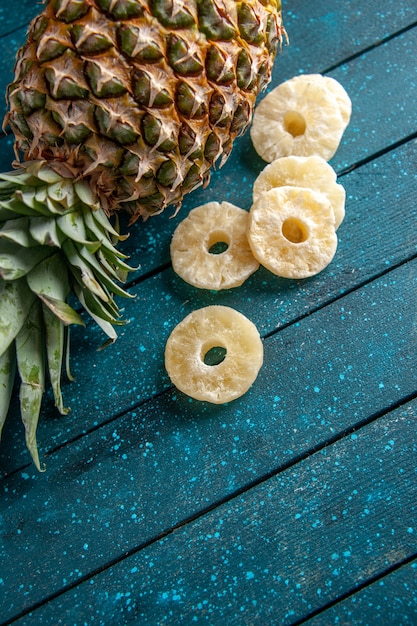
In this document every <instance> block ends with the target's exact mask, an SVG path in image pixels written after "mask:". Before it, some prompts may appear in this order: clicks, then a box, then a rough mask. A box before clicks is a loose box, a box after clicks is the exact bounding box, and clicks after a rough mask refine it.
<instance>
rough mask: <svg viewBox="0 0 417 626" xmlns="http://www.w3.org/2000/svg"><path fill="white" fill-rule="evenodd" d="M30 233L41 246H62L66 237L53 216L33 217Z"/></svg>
mask: <svg viewBox="0 0 417 626" xmlns="http://www.w3.org/2000/svg"><path fill="white" fill-rule="evenodd" d="M29 229H30V234H31V235H32V237H33V238H34V239H35V241H37V242H38V244H40V245H41V246H51V247H52V246H54V247H55V248H60V247H61V245H62V242H63V240H64V239H65V237H64V236H63V235H62V234H61V233H60V232H59V231H58V229H57V225H56V219H55V218H53V217H43V216H42V217H33V218H31V219H30V220H29Z"/></svg>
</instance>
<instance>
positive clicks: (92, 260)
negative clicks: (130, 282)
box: [75, 244, 135, 298]
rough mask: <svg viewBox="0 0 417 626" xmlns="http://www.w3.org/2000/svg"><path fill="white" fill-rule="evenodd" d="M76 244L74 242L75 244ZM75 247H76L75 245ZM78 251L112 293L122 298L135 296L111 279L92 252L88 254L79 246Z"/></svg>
mask: <svg viewBox="0 0 417 626" xmlns="http://www.w3.org/2000/svg"><path fill="white" fill-rule="evenodd" d="M75 245H76V244H75ZM76 247H78V246H77V245H76ZM78 252H79V254H80V256H81V257H82V258H83V259H84V260H85V261H86V262H87V263H88V264H89V265H90V267H91V269H92V270H93V271H94V275H95V277H96V278H97V279H99V280H100V283H101V284H102V285H104V286H106V287H107V289H108V290H109V291H110V292H112V293H114V294H115V295H117V296H122V297H124V298H134V297H135V296H134V295H132V294H130V293H128V292H127V291H125V290H124V289H122V288H121V287H119V286H118V285H117V284H116V283H115V282H113V281H112V280H111V278H110V277H109V275H108V274H107V272H106V271H105V269H104V268H103V267H102V266H101V265H100V263H99V262H98V261H97V259H96V257H95V256H94V255H93V254H90V253H89V252H88V250H86V248H83V247H79V248H78Z"/></svg>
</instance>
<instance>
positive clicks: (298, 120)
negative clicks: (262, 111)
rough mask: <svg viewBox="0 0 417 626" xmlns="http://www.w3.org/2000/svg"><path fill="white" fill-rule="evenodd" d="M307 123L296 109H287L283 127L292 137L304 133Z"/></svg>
mask: <svg viewBox="0 0 417 626" xmlns="http://www.w3.org/2000/svg"><path fill="white" fill-rule="evenodd" d="M306 128H307V124H306V121H305V119H304V117H303V116H302V115H301V113H298V112H297V111H287V113H285V115H284V129H285V130H286V131H287V133H289V134H290V135H292V136H293V137H298V136H299V135H304V133H305V132H306Z"/></svg>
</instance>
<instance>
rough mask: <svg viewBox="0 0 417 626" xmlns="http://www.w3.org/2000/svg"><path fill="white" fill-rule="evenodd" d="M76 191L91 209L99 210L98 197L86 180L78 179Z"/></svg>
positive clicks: (75, 186)
mask: <svg viewBox="0 0 417 626" xmlns="http://www.w3.org/2000/svg"><path fill="white" fill-rule="evenodd" d="M74 188H75V193H76V194H77V196H78V197H79V199H80V200H81V202H82V203H83V204H84V205H86V206H87V207H89V208H90V209H93V210H94V211H95V210H99V206H100V205H99V204H98V202H97V198H96V197H95V196H94V194H93V191H92V189H91V187H90V185H89V184H88V183H87V181H85V180H78V181H77V182H76V183H75V184H74Z"/></svg>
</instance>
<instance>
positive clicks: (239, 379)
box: [165, 305, 263, 404]
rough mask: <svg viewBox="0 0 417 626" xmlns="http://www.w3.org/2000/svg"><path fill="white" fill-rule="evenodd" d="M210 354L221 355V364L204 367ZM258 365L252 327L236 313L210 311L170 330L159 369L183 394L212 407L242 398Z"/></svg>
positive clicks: (260, 350) (191, 316)
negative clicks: (162, 367)
mask: <svg viewBox="0 0 417 626" xmlns="http://www.w3.org/2000/svg"><path fill="white" fill-rule="evenodd" d="M214 348H221V349H223V350H225V352H226V354H225V357H224V359H223V361H221V362H218V363H217V364H216V365H209V364H207V355H209V353H210V351H212V350H213V349H214ZM262 363H263V346H262V341H261V338H260V336H259V333H258V331H257V329H256V326H255V325H254V324H253V323H252V322H251V321H250V320H248V319H247V318H246V317H245V316H244V315H242V313H239V312H238V311H235V310H234V309H232V308H230V307H226V306H220V305H212V306H208V307H204V308H202V309H198V310H196V311H193V312H192V313H190V314H189V315H187V317H186V318H185V319H183V320H182V322H180V323H179V324H178V326H176V327H175V328H174V330H173V331H172V333H171V335H170V336H169V338H168V341H167V344H166V348H165V367H166V369H167V372H168V375H169V377H170V379H171V381H172V382H173V383H174V385H175V386H176V387H177V388H178V389H179V390H180V391H182V392H183V393H185V394H187V395H188V396H191V397H192V398H195V399H196V400H205V401H207V402H211V403H213V404H223V403H225V402H230V401H231V400H235V399H236V398H239V397H240V396H242V395H243V394H244V393H246V391H248V389H249V387H250V386H251V385H252V383H253V382H254V381H255V379H256V377H257V375H258V372H259V370H260V368H261V366H262Z"/></svg>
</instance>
